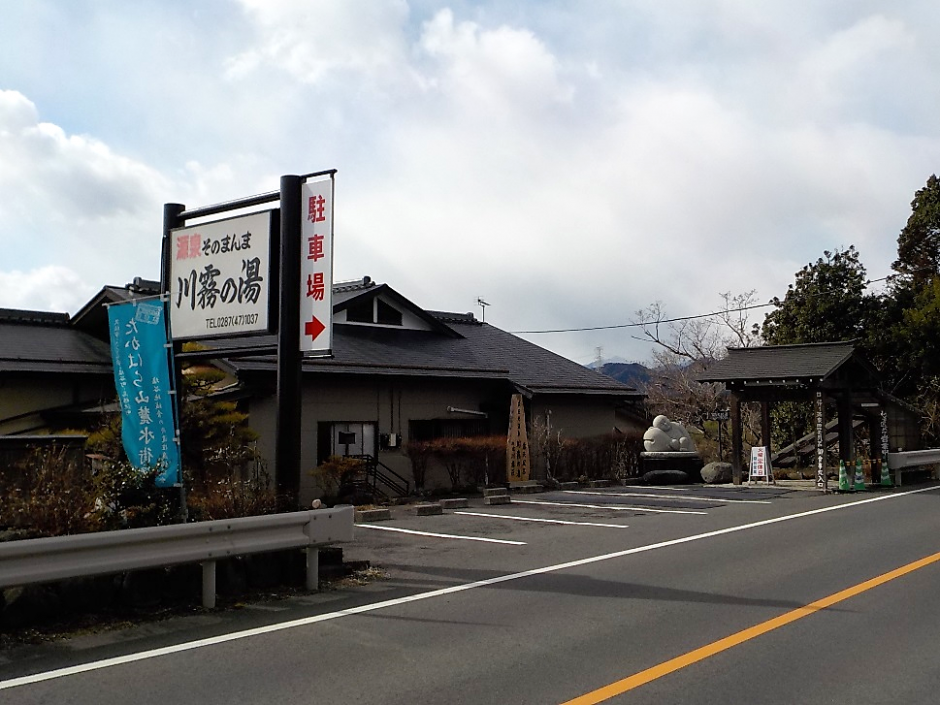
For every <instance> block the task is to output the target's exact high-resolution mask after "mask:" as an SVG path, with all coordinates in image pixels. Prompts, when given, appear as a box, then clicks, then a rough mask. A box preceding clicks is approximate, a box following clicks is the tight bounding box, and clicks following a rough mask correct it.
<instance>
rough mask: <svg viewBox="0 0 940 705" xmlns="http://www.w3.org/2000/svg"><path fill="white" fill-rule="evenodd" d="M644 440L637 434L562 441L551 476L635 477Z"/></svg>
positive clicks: (588, 477)
mask: <svg viewBox="0 0 940 705" xmlns="http://www.w3.org/2000/svg"><path fill="white" fill-rule="evenodd" d="M642 450H643V440H642V438H641V437H640V436H638V435H633V434H630V435H624V434H610V435H605V436H596V437H594V438H577V439H576V438H566V439H563V440H562V447H561V452H560V453H558V459H557V462H556V465H555V466H554V467H553V474H554V475H555V477H557V478H558V479H559V480H576V479H578V478H585V479H588V480H620V479H626V478H629V477H638V476H639V474H640V462H639V459H640V452H641V451H642Z"/></svg>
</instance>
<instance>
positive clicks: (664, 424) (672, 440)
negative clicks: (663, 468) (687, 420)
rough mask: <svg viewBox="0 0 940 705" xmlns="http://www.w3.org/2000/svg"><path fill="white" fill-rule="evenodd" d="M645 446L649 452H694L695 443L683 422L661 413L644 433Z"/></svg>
mask: <svg viewBox="0 0 940 705" xmlns="http://www.w3.org/2000/svg"><path fill="white" fill-rule="evenodd" d="M643 447H644V448H645V449H646V451H647V452H648V453H670V452H671V453H677V452H683V453H694V452H695V443H693V442H692V437H691V436H690V435H689V432H688V431H686V430H685V427H684V426H683V425H682V424H681V423H676V422H675V421H670V420H669V419H668V418H667V417H666V416H663V415H662V414H660V415H659V416H657V417H656V418H655V419H653V425H652V426H650V428H649V430H647V432H646V433H644V434H643Z"/></svg>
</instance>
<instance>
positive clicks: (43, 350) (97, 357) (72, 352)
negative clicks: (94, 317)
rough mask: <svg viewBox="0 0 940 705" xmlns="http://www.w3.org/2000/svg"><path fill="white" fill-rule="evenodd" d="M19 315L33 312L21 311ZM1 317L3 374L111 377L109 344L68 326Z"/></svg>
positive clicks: (0, 368) (0, 367)
mask: <svg viewBox="0 0 940 705" xmlns="http://www.w3.org/2000/svg"><path fill="white" fill-rule="evenodd" d="M18 313H29V312H23V311H20V312H18ZM53 315H55V316H60V317H61V316H64V317H65V318H64V319H62V318H59V319H57V320H52V321H49V320H47V321H35V320H20V321H15V320H11V318H10V317H7V316H0V372H42V373H74V372H80V373H85V374H107V375H110V374H111V353H110V349H109V347H108V345H107V344H106V343H104V342H102V341H100V340H97V339H96V338H93V337H92V336H90V335H88V334H87V333H83V332H82V331H79V330H75V329H74V328H72V327H71V326H69V325H68V324H67V321H68V315H67V314H53Z"/></svg>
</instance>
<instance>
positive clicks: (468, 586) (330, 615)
mask: <svg viewBox="0 0 940 705" xmlns="http://www.w3.org/2000/svg"><path fill="white" fill-rule="evenodd" d="M935 490H940V486H938V487H926V488H923V489H919V490H911V491H909V492H900V493H898V494H883V495H878V496H877V497H871V498H869V499H862V500H859V501H855V502H846V503H845V504H835V505H832V506H830V507H822V508H820V509H812V510H809V511H806V512H798V513H796V514H787V515H785V516H782V517H775V518H773V519H764V520H763V521H756V522H753V523H751V524H741V525H740V526H731V527H728V528H727V529H718V530H716V531H708V532H706V533H704V534H694V535H692V536H686V537H684V538H679V539H672V540H670V541H661V542H659V543H651V544H648V545H646V546H638V547H636V548H628V549H626V550H623V551H617V552H615V553H605V554H603V555H600V556H591V557H590V558H580V559H578V560H574V561H568V562H567V563H558V564H556V565H549V566H545V567H543V568H534V569H533V570H524V571H522V572H521V573H510V574H508V575H500V576H497V577H495V578H488V579H486V580H478V581H476V582H472V583H464V584H462V585H453V586H451V587H446V588H440V589H438V590H430V591H428V592H420V593H417V594H415V595H409V596H408V597H399V598H396V599H394V600H384V601H382V602H373V603H372V604H368V605H360V606H359V607H351V608H350V609H347V610H339V611H337V612H327V613H326V614H319V615H315V616H313V617H304V618H303V619H295V620H291V621H289V622H281V623H279V624H269V625H267V626H264V627H256V628H254V629H246V630H244V631H240V632H232V633H230V634H220V635H219V636H214V637H209V638H207V639H199V640H197V641H187V642H184V643H182V644H175V645H173V646H165V647H163V648H160V649H151V650H149V651H140V652H138V653H136V654H126V655H124V656H116V657H114V658H108V659H102V660H101V661H92V662H91V663H82V664H78V665H76V666H69V667H67V668H59V669H56V670H54V671H46V672H44V673H34V674H32V675H29V676H22V677H21V678H11V679H9V680H5V681H0V690H8V689H9V688H16V687H19V686H24V685H30V684H32V683H42V682H43V681H49V680H53V679H55V678H63V677H65V676H74V675H77V674H79V673H87V672H89V671H98V670H101V669H103V668H111V667H112V666H120V665H123V664H127V663H135V662H137V661H145V660H147V659H152V658H157V657H159V656H167V655H169V654H178V653H182V652H184V651H192V650H193V649H199V648H202V647H204V646H215V645H217V644H224V643H226V642H229V641H238V640H240V639H248V638H250V637H253V636H261V635H263V634H273V633H275V632H280V631H284V630H286V629H296V628H298V627H306V626H309V625H311V624H318V623H319V622H328V621H331V620H334V619H340V618H342V617H351V616H353V615H357V614H365V613H367V612H375V611H377V610H382V609H386V608H389V607H397V606H398V605H405V604H408V603H409V602H420V601H422V600H430V599H433V598H435V597H443V596H445V595H453V594H455V593H458V592H464V591H465V590H475V589H477V588H482V587H489V586H490V585H498V584H500V583H506V582H510V581H512V580H521V579H522V578H528V577H531V576H533V575H544V574H547V573H556V572H558V571H561V570H567V569H568V568H577V567H580V566H583V565H590V564H592V563H600V562H602V561H609V560H613V559H616V558H623V557H624V556H630V555H633V554H636V553H645V552H647V551H655V550H656V549H660V548H668V547H669V546H678V545H679V544H683V543H690V542H692V541H701V540H702V539H709V538H713V537H715V536H724V535H725V534H733V533H737V532H738V531H748V530H750V529H757V528H760V527H762V526H770V525H772V524H779V523H781V522H784V521H792V520H793V519H803V518H805V517H809V516H814V515H816V514H824V513H826V512H835V511H839V510H840V509H851V508H853V507H860V506H862V505H865V504H872V503H873V502H884V501H886V500H890V499H898V498H900V497H907V496H909V495H912V494H920V493H921V492H931V491H935Z"/></svg>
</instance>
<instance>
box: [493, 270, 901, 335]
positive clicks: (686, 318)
mask: <svg viewBox="0 0 940 705" xmlns="http://www.w3.org/2000/svg"><path fill="white" fill-rule="evenodd" d="M887 279H888V277H887V276H884V277H879V278H878V279H869V280H868V281H866V282H865V286H868V285H869V284H874V283H876V282H882V281H885V280H887ZM834 291H840V289H830V290H829V291H821V292H817V293H816V294H814V296H824V295H826V294H831V293H833V292H834ZM774 305H775V304H774V303H773V302H772V301H771V302H768V303H766V304H752V305H751V306H741V307H740V308H729V309H725V310H723V311H713V312H712V313H699V314H696V315H694V316H679V317H677V318H663V319H660V320H656V321H647V322H645V323H618V324H616V325H612V326H589V327H584V328H555V329H553V330H512V331H509V332H510V333H512V334H513V335H538V334H541V333H584V332H589V331H594V330H617V329H621V328H642V327H644V326H649V325H654V324H660V323H678V322H679V321H693V320H695V319H697V318H710V317H712V316H720V315H722V314H727V313H739V312H741V311H750V310H752V309H755V308H767V307H768V306H774Z"/></svg>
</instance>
